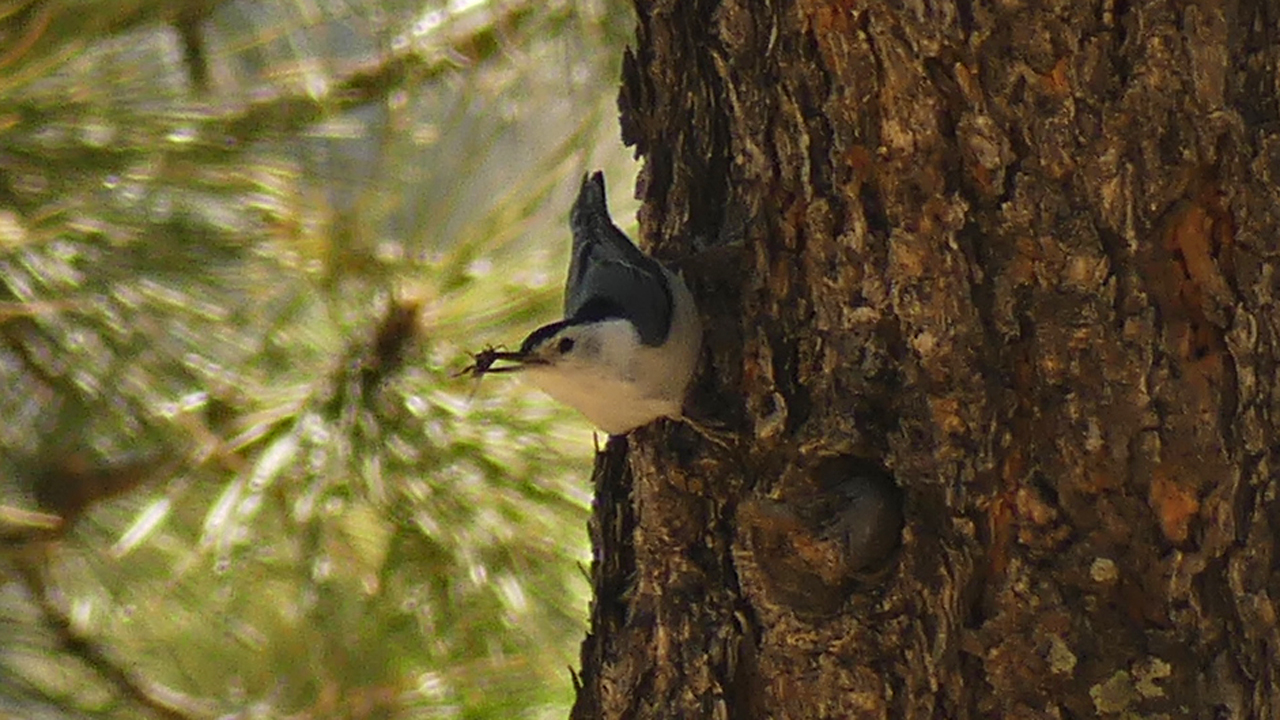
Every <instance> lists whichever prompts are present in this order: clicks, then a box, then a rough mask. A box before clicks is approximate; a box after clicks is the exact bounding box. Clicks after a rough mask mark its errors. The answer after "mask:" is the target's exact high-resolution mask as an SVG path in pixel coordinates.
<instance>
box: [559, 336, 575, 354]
mask: <svg viewBox="0 0 1280 720" xmlns="http://www.w3.org/2000/svg"><path fill="white" fill-rule="evenodd" d="M572 349H573V338H560V342H559V343H557V344H556V350H557V351H558V352H559V353H560V354H561V355H563V354H565V353H567V352H569V351H570V350H572Z"/></svg>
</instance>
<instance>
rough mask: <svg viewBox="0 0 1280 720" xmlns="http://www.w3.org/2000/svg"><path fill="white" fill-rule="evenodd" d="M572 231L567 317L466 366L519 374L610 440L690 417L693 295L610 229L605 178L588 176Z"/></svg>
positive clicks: (698, 339) (478, 371)
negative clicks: (511, 347)
mask: <svg viewBox="0 0 1280 720" xmlns="http://www.w3.org/2000/svg"><path fill="white" fill-rule="evenodd" d="M569 227H570V230H571V231H572V234H573V252H572V255H571V258H570V262H569V275H568V278H567V279H566V280H565V286H564V318H563V319H561V320H557V321H555V322H553V323H550V324H547V325H543V326H542V327H539V328H538V329H536V330H534V331H533V332H531V333H529V335H528V337H526V338H525V339H524V342H523V343H521V345H520V349H519V350H518V351H516V352H505V351H498V350H495V349H492V348H489V349H486V350H483V351H481V352H480V353H477V354H476V355H475V356H474V359H475V364H474V365H472V366H471V367H470V368H468V370H469V371H471V372H473V374H474V375H476V376H477V377H478V376H481V375H484V374H487V373H510V372H514V373H519V374H520V375H521V376H522V377H524V378H525V379H527V380H528V381H529V382H530V383H532V384H533V385H534V386H536V387H537V388H539V389H540V390H542V391H543V392H544V393H546V394H547V395H549V396H551V398H553V399H554V400H556V401H558V402H560V403H563V404H565V405H568V406H570V407H572V408H574V409H575V410H577V411H578V412H579V413H581V414H582V415H583V416H584V417H585V418H586V419H587V420H588V421H590V422H591V424H592V425H594V426H596V427H597V428H599V429H600V430H602V431H604V432H606V433H608V434H609V435H624V434H626V433H627V432H629V431H631V430H634V429H635V428H637V427H640V426H642V425H647V424H648V423H650V422H652V421H654V420H656V419H658V418H661V417H669V418H673V419H683V407H684V399H685V394H686V392H687V391H688V389H689V385H690V383H691V382H692V380H693V375H694V371H695V370H696V368H697V365H698V358H699V355H700V352H701V347H702V321H701V319H700V318H699V315H698V306H697V303H696V302H695V301H694V298H693V294H692V293H690V292H689V288H688V287H687V286H686V285H685V282H684V280H683V279H682V278H681V277H680V275H678V274H677V273H674V272H672V271H671V270H669V269H668V268H667V267H665V266H664V265H663V264H662V263H660V262H658V261H657V260H655V259H654V258H652V257H650V256H648V255H646V254H645V253H644V252H642V251H641V250H640V249H639V248H638V247H636V246H635V244H634V243H632V242H631V240H630V238H628V237H627V236H626V235H625V234H624V233H623V232H622V231H621V230H619V229H618V227H617V226H616V225H614V224H613V220H612V218H611V217H610V216H609V208H608V205H607V202H606V199H605V184H604V174H603V173H601V172H599V171H597V172H594V173H589V174H587V175H586V176H584V177H583V180H582V187H581V189H580V190H579V192H578V198H577V200H576V201H575V202H574V204H573V208H572V210H571V211H570V213H569ZM498 361H509V362H512V363H514V364H513V365H505V366H500V367H493V365H494V363H496V362H498Z"/></svg>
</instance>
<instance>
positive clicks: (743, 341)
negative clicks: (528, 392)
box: [574, 0, 1280, 719]
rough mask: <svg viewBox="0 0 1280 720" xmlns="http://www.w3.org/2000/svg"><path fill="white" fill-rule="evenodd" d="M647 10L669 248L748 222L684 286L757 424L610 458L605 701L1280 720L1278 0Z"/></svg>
mask: <svg viewBox="0 0 1280 720" xmlns="http://www.w3.org/2000/svg"><path fill="white" fill-rule="evenodd" d="M637 11H638V15H639V25H638V30H637V39H636V44H635V47H634V48H633V49H632V50H630V51H629V52H628V54H627V57H626V61H625V67H624V78H623V88H622V91H621V96H620V100H621V110H622V126H623V134H624V139H625V140H626V141H627V142H629V143H632V144H633V145H634V146H635V148H636V151H637V153H638V154H639V155H640V156H642V157H643V159H644V163H645V165H644V171H643V173H642V176H641V181H640V195H641V197H642V199H643V201H644V206H643V210H642V212H641V228H642V235H643V237H644V238H645V240H646V241H647V242H648V243H649V245H650V247H652V248H654V249H655V252H656V253H657V254H658V255H659V256H661V257H664V258H666V259H669V260H676V259H680V258H685V257H689V256H691V255H692V254H693V253H694V252H695V250H694V247H695V246H696V245H699V244H703V245H705V244H707V243H710V244H713V245H714V244H718V243H727V242H734V241H736V242H740V243H741V244H742V249H741V252H740V259H739V261H738V262H739V267H738V268H737V269H734V270H731V271H728V272H726V271H724V269H723V268H724V266H725V263H724V262H723V261H721V262H718V263H717V264H718V265H719V266H720V267H721V270H719V271H712V272H707V271H705V270H698V269H695V270H691V271H690V273H689V274H690V275H691V276H692V279H693V282H692V284H693V286H694V287H695V294H697V295H698V296H699V300H700V302H701V303H702V309H703V312H704V314H705V315H706V317H707V324H708V326H709V327H710V328H711V329H712V330H711V332H710V335H709V338H708V345H709V350H708V353H707V354H708V358H707V363H706V366H705V367H704V369H703V372H702V374H701V376H700V380H699V384H698V388H697V395H698V397H699V401H700V403H701V404H702V405H703V406H704V407H705V406H709V407H712V408H714V411H713V414H715V415H717V416H718V418H719V419H720V420H721V421H722V422H727V423H728V424H729V425H730V426H731V427H732V428H734V429H735V430H736V431H737V433H738V440H739V443H738V444H737V445H735V446H731V448H730V449H727V450H723V449H720V448H717V447H715V446H714V445H711V444H704V443H700V442H698V441H697V440H696V439H695V437H694V436H692V435H690V434H688V433H687V432H686V431H685V430H683V429H681V428H680V427H678V426H672V425H667V426H660V427H656V428H649V429H644V430H642V431H640V432H637V433H636V434H635V435H634V436H633V437H632V438H631V439H630V450H629V452H628V450H627V448H626V446H625V445H624V444H622V443H620V442H615V443H612V444H611V445H610V446H609V447H608V448H607V449H606V452H605V453H603V454H602V455H601V458H600V459H599V462H598V464H597V473H596V486H597V489H598V493H599V494H598V502H597V507H596V512H595V519H594V524H593V534H594V539H595V542H596V563H595V567H594V581H595V592H596V598H595V603H594V606H593V614H592V629H591V634H590V635H589V637H588V638H587V640H586V641H585V643H584V646H583V671H582V675H581V682H582V685H581V687H580V689H579V695H578V703H577V706H576V708H575V712H574V717H575V718H597V717H599V718H636V719H639V718H667V719H669V718H765V717H769V718H806V719H812V718H846V717H849V718H853V717H856V718H861V717H869V718H875V717H884V718H936V717H946V718H978V717H1010V718H1033V717H1034V718H1040V717H1048V718H1055V717H1060V718H1068V717H1070V718H1080V717H1147V718H1157V717H1166V718H1181V717H1196V718H1210V717H1223V718H1225V717H1231V718H1237V717H1238V718H1274V717H1280V677H1278V675H1277V673H1278V672H1280V656H1278V653H1280V634H1278V633H1277V620H1276V605H1275V602H1276V598H1277V596H1278V595H1280V575H1278V574H1277V570H1276V562H1277V559H1276V558H1275V557H1274V550H1275V539H1274V538H1275V532H1276V529H1275V528H1273V524H1277V523H1280V501H1278V500H1277V498H1276V481H1277V470H1276V461H1277V453H1278V452H1280V434H1278V433H1277V427H1276V425H1277V422H1278V421H1280V382H1278V381H1277V372H1276V367H1277V358H1278V357H1280V313H1278V311H1277V308H1276V302H1277V300H1276V295H1277V288H1278V287H1280V273H1277V272H1276V269H1277V264H1278V263H1280V240H1277V238H1278V237H1280V190H1278V186H1277V180H1280V99H1278V98H1280V88H1278V86H1277V83H1278V82H1280V81H1278V80H1277V78H1278V71H1280V67H1278V64H1280V63H1278V60H1277V58H1278V56H1280V2H1275V1H1274V0H1272V1H1268V0H1222V1H1220V0H1204V1H1200V2H1197V1H1195V0H1189V1H1181V2H1179V1H1173V0H1144V1H1141V2H1127V1H1123V0H1102V1H1101V2H1088V3H1086V2H1074V1H1072V2H1065V1H1058V2H1054V1H1050V0H1046V1H1044V2H1034V1H1030V2H1017V1H1012V0H1011V1H1008V2H971V1H970V0H957V1H956V2H945V1H939V2H900V3H888V4H880V3H847V2H820V1H817V0H794V1H792V0H775V1H774V2H770V3H753V2H747V1H746V0H726V1H725V2H721V3H716V2H711V1H706V2H645V1H643V0H638V2H637ZM839 458H844V460H839ZM849 458H862V459H864V460H865V461H866V462H869V463H873V464H879V465H882V466H884V467H886V468H888V469H889V471H890V472H891V473H892V474H893V476H894V477H895V478H896V481H897V483H898V485H899V486H900V487H901V489H902V492H903V507H904V514H905V525H904V527H903V530H902V533H901V538H902V544H901V547H900V549H899V550H897V551H896V553H894V554H892V555H891V556H890V558H889V560H888V569H887V570H885V571H883V572H882V573H881V575H880V576H878V577H873V578H870V579H867V578H865V577H856V576H857V573H854V572H853V570H855V569H856V568H854V567H853V565H855V564H857V563H854V562H852V561H847V558H843V557H842V556H841V552H842V551H846V550H848V547H847V545H848V543H847V542H846V543H845V544H843V545H842V544H841V543H842V542H843V540H842V539H841V538H842V537H844V536H840V535H839V534H838V533H833V531H832V530H831V528H832V527H833V526H834V525H836V524H838V523H839V522H840V521H841V517H842V516H841V513H842V512H845V511H846V509H845V508H846V506H848V505H849V499H848V497H846V496H844V495H842V494H841V493H840V492H839V490H838V488H837V489H834V490H833V489H832V488H833V486H832V485H831V484H830V483H825V482H824V481H823V480H822V479H821V475H822V474H823V472H825V471H823V470H821V468H823V467H828V466H829V465H830V463H831V462H836V467H837V468H839V467H844V466H841V465H840V464H839V463H841V462H845V461H848V460H849ZM833 459H837V460H833ZM849 467H852V466H849ZM855 472H856V471H855ZM846 539H847V538H846Z"/></svg>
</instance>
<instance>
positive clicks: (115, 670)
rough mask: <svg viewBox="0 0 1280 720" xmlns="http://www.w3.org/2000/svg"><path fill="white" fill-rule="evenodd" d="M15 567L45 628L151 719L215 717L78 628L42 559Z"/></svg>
mask: <svg viewBox="0 0 1280 720" xmlns="http://www.w3.org/2000/svg"><path fill="white" fill-rule="evenodd" d="M15 566H16V567H17V569H18V573H19V575H20V576H21V578H22V582H23V585H24V586H25V587H26V589H27V592H28V593H29V594H30V595H31V598H32V600H33V601H34V602H35V604H36V607H37V608H38V609H39V610H40V614H41V617H42V619H43V621H44V624H45V626H46V627H48V628H49V630H50V631H51V632H52V633H53V635H54V637H55V638H56V639H57V641H58V644H59V646H60V647H61V649H62V650H63V651H65V652H67V653H69V654H71V655H74V656H76V657H77V658H79V660H80V661H81V662H83V663H84V664H85V665H86V666H88V667H89V668H90V669H92V670H93V671H94V672H96V673H97V674H98V675H99V676H100V677H101V678H102V679H103V680H105V681H107V682H108V683H110V684H111V685H112V686H114V687H115V688H116V689H117V690H118V691H119V693H120V694H121V695H123V696H125V697H127V698H129V699H130V700H132V701H133V702H135V703H137V704H138V705H139V706H141V707H144V708H146V709H147V710H149V711H150V714H151V715H152V716H154V717H158V718H164V719H165V720H197V719H198V718H208V717H212V716H213V712H212V711H211V709H210V708H208V707H206V706H204V705H203V704H201V703H199V702H197V701H195V700H193V699H192V698H189V697H187V696H185V695H183V694H181V693H179V692H177V691H175V690H172V689H170V688H167V687H164V686H162V685H159V684H157V683H153V682H150V681H149V680H147V679H146V678H145V677H144V676H143V675H142V674H141V673H138V672H135V671H133V670H131V669H129V668H127V667H125V666H124V665H123V664H122V663H120V662H118V661H117V660H115V659H114V658H112V657H111V653H110V652H109V651H108V650H107V648H106V647H105V646H103V645H102V644H100V643H98V642H97V641H96V640H94V639H93V638H91V637H89V635H87V634H86V633H84V632H82V631H80V630H79V629H78V628H76V626H75V623H74V622H73V621H72V619H71V617H70V615H69V614H68V613H67V611H66V610H65V609H63V607H62V603H61V602H60V601H59V600H58V597H57V595H58V592H57V590H56V588H53V587H51V586H50V584H49V582H48V581H47V579H46V577H45V573H44V560H43V558H40V559H37V558H34V557H26V558H21V559H20V560H19V562H16V563H15Z"/></svg>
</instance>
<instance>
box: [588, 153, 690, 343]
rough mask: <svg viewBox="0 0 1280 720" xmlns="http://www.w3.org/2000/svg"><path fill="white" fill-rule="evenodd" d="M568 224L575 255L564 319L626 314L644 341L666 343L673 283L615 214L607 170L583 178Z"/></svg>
mask: <svg viewBox="0 0 1280 720" xmlns="http://www.w3.org/2000/svg"><path fill="white" fill-rule="evenodd" d="M569 226H570V227H571V228H572V230H573V257H572V259H571V260H570V263H569V277H568V279H567V280H566V282H565V290H564V316H565V318H566V319H568V320H600V319H604V318H609V317H619V318H626V319H628V320H630V321H631V322H632V323H634V324H635V326H636V330H637V332H639V334H640V341H641V342H642V343H644V344H645V345H650V346H656V345H661V344H662V343H663V341H665V340H666V338H667V331H668V329H669V327H670V324H671V288H670V286H669V284H668V282H667V277H666V275H665V274H664V273H663V271H662V267H661V266H660V265H659V264H658V263H657V261H656V260H653V259H652V258H650V257H649V256H647V255H645V254H644V253H642V252H640V249H639V248H637V247H636V246H635V245H634V244H632V242H631V240H630V239H628V238H627V236H626V235H624V234H623V233H622V231H621V230H619V229H618V228H617V226H615V225H614V224H613V220H612V219H610V217H609V208H608V205H607V204H606V201H605V189H604V175H603V174H601V173H599V172H596V173H592V174H591V175H588V176H587V177H585V178H583V181H582V189H581V190H580V191H579V193H578V199H577V201H576V202H575V203H574V205H573V210H572V211H571V212H570V214H569Z"/></svg>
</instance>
